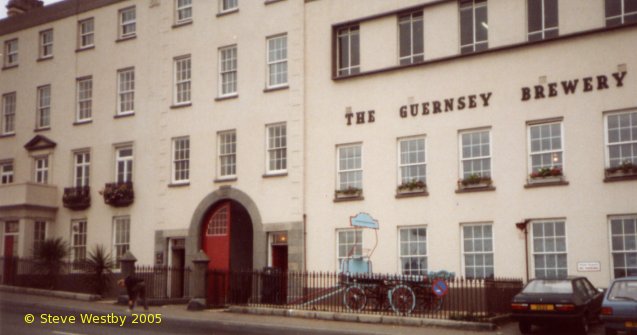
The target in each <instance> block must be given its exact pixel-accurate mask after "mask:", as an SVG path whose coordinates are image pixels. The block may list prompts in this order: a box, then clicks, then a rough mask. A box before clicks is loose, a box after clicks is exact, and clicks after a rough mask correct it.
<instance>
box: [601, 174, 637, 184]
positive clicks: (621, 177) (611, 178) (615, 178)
mask: <svg viewBox="0 0 637 335" xmlns="http://www.w3.org/2000/svg"><path fill="white" fill-rule="evenodd" d="M630 180H637V173H630V172H628V173H624V172H615V173H612V174H610V173H608V172H607V173H606V176H605V177H604V182H605V183H614V182H619V181H630Z"/></svg>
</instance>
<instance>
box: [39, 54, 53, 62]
mask: <svg viewBox="0 0 637 335" xmlns="http://www.w3.org/2000/svg"><path fill="white" fill-rule="evenodd" d="M51 59H53V56H45V57H38V59H36V60H35V61H36V62H38V63H39V62H46V61H48V60H51Z"/></svg>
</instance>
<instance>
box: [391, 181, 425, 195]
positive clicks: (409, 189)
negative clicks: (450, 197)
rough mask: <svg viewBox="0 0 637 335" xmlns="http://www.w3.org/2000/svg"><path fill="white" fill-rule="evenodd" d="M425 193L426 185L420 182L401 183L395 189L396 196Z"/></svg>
mask: <svg viewBox="0 0 637 335" xmlns="http://www.w3.org/2000/svg"><path fill="white" fill-rule="evenodd" d="M426 191H427V184H425V182H423V181H422V180H415V179H414V180H412V181H409V182H403V183H402V184H400V185H398V187H396V193H397V194H410V193H423V192H426Z"/></svg>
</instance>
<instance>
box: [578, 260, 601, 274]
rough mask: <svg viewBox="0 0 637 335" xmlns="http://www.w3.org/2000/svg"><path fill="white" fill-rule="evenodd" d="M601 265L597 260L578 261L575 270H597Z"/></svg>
mask: <svg viewBox="0 0 637 335" xmlns="http://www.w3.org/2000/svg"><path fill="white" fill-rule="evenodd" d="M599 271H602V265H601V264H600V263H599V262H578V263H577V272H599Z"/></svg>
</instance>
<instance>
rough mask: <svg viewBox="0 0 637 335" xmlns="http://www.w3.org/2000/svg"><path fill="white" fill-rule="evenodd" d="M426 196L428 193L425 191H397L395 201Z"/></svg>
mask: <svg viewBox="0 0 637 335" xmlns="http://www.w3.org/2000/svg"><path fill="white" fill-rule="evenodd" d="M428 195H429V192H427V190H426V189H415V190H412V191H398V192H396V199H403V198H415V197H426V196H428Z"/></svg>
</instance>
